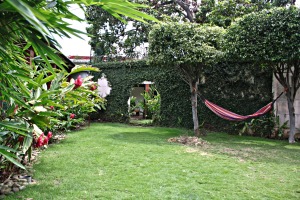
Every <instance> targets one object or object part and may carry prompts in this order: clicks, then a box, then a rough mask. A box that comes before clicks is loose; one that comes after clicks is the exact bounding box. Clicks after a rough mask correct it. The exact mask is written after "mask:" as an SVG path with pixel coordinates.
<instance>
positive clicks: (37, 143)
mask: <svg viewBox="0 0 300 200" xmlns="http://www.w3.org/2000/svg"><path fill="white" fill-rule="evenodd" d="M43 139H44V133H42V134H41V135H40V137H39V138H38V139H37V141H36V145H35V146H36V147H41V146H43Z"/></svg>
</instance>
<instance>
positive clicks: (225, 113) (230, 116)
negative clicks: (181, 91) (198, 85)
mask: <svg viewBox="0 0 300 200" xmlns="http://www.w3.org/2000/svg"><path fill="white" fill-rule="evenodd" d="M283 93H284V92H282V93H281V94H280V95H278V97H277V98H276V99H275V100H273V101H272V102H270V103H268V104H267V105H266V106H264V107H262V108H261V109H259V110H258V111H256V112H255V113H253V114H251V115H245V116H243V115H239V114H236V113H233V112H231V111H229V110H226V109H225V108H222V107H220V106H218V105H216V104H214V103H212V102H210V101H208V100H207V99H205V98H203V97H202V96H201V95H200V94H199V93H198V95H199V97H200V98H201V100H202V101H203V103H204V104H205V105H206V107H207V108H209V109H210V110H211V111H212V112H214V113H215V114H216V115H218V116H219V117H221V118H223V119H226V120H230V121H243V120H246V119H250V118H254V117H259V116H262V115H265V114H266V113H268V112H269V111H270V110H271V109H272V107H273V104H274V103H275V101H276V100H277V99H278V98H279V97H280V96H281V95H282V94H283Z"/></svg>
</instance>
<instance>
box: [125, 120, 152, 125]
mask: <svg viewBox="0 0 300 200" xmlns="http://www.w3.org/2000/svg"><path fill="white" fill-rule="evenodd" d="M129 123H130V124H133V125H138V126H151V125H152V124H153V120H152V119H130V121H129Z"/></svg>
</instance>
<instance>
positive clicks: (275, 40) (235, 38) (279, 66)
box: [224, 6, 300, 143]
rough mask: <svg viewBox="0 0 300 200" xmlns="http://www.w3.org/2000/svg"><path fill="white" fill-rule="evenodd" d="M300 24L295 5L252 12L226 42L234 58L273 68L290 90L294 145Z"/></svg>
mask: <svg viewBox="0 0 300 200" xmlns="http://www.w3.org/2000/svg"><path fill="white" fill-rule="evenodd" d="M299 21H300V9H299V8H296V7H293V6H291V7H290V8H274V9H271V10H263V11H261V12H258V13H251V14H249V15H246V16H244V17H243V18H242V19H241V20H240V21H238V22H237V23H236V24H235V25H233V26H232V27H230V28H229V29H228V32H227V34H226V35H225V43H224V47H225V49H226V51H227V53H228V55H229V57H230V58H231V59H239V60H244V61H250V62H254V63H256V64H258V65H260V66H261V67H263V68H271V69H272V70H273V73H274V76H275V77H276V79H277V80H278V81H279V83H280V84H281V85H282V86H283V87H284V88H286V89H287V92H286V97H287V100H288V109H289V116H290V128H291V131H290V133H289V142H290V143H293V142H295V140H294V134H295V123H296V121H295V108H294V101H295V97H296V94H297V91H298V89H299V88H300V59H299V58H300V51H299V49H300V34H299V32H300V26H299ZM258 67H259V66H258Z"/></svg>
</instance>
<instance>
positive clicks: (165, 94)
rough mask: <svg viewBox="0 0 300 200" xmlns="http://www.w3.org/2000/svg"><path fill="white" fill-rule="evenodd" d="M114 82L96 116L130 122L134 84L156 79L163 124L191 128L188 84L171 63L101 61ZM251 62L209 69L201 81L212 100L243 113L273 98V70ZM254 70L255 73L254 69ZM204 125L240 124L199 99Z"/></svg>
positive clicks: (225, 127) (224, 127)
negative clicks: (266, 69)
mask: <svg viewBox="0 0 300 200" xmlns="http://www.w3.org/2000/svg"><path fill="white" fill-rule="evenodd" d="M93 66H94V67H99V68H100V69H101V72H100V73H96V74H94V76H95V79H98V78H100V77H101V74H102V73H104V74H105V75H106V76H107V79H108V80H109V81H110V83H111V85H112V91H111V94H110V95H109V96H108V97H107V108H106V110H103V111H99V112H98V113H95V114H94V115H93V118H94V119H100V120H105V121H115V122H126V121H128V119H129V115H128V106H127V101H128V98H129V96H130V90H131V88H132V87H133V86H134V85H136V84H139V83H142V82H143V81H145V80H146V81H153V82H155V86H156V88H157V90H158V92H159V93H160V94H161V121H160V122H159V124H160V125H162V126H169V127H186V128H192V127H193V121H192V114H191V103H190V92H189V86H188V85H187V84H186V83H185V82H184V81H182V79H181V78H180V76H179V75H178V73H177V72H176V70H174V69H173V68H166V67H159V66H150V65H148V64H147V63H146V61H145V60H139V61H133V62H118V63H116V62H114V63H104V62H102V63H98V64H94V65H93ZM252 67H253V66H251V65H250V64H245V63H243V64H237V63H222V64H218V65H217V66H215V67H214V68H210V69H207V70H206V71H205V79H203V81H202V83H201V84H200V86H199V90H200V91H201V93H202V94H203V95H204V96H205V97H206V98H207V99H209V100H210V101H212V102H214V103H217V104H218V105H220V106H223V107H225V108H227V109H229V110H232V111H234V112H237V113H239V114H242V115H243V114H250V113H253V112H255V111H257V110H258V109H259V108H260V107H262V106H264V105H265V104H267V103H268V102H270V101H271V100H272V73H270V72H268V71H261V70H252ZM253 71H254V73H255V74H253ZM199 120H200V124H201V123H202V122H204V126H205V127H207V128H211V129H215V130H219V131H222V130H232V129H233V127H234V126H235V125H236V123H233V122H229V121H226V120H223V119H221V118H219V117H217V116H216V115H215V114H213V113H212V112H211V111H210V110H208V109H207V108H206V107H205V106H204V104H203V103H202V102H201V100H199Z"/></svg>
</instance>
